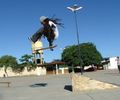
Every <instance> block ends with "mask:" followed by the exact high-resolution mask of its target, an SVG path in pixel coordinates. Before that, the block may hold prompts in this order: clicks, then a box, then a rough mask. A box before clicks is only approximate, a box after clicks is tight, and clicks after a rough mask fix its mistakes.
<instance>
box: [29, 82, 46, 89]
mask: <svg viewBox="0 0 120 100" xmlns="http://www.w3.org/2000/svg"><path fill="white" fill-rule="evenodd" d="M46 86H47V83H36V84H32V85H30V87H33V88H34V87H46Z"/></svg>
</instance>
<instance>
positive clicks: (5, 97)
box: [0, 70, 120, 100]
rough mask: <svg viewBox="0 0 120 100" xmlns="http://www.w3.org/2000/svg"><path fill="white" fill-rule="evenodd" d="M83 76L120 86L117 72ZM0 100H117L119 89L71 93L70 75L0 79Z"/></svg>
mask: <svg viewBox="0 0 120 100" xmlns="http://www.w3.org/2000/svg"><path fill="white" fill-rule="evenodd" d="M84 76H87V77H90V78H93V79H96V80H99V81H103V82H107V83H112V84H114V85H118V86H120V74H119V73H118V71H117V70H108V71H96V72H87V73H84ZM0 81H10V82H11V86H10V87H9V88H8V87H7V86H6V85H5V84H4V85H1V84H0V100H119V99H120V89H112V90H95V91H91V92H90V91H89V92H78V93H73V92H71V91H70V90H71V74H65V75H46V76H39V77H38V76H29V77H12V78H1V79H0Z"/></svg>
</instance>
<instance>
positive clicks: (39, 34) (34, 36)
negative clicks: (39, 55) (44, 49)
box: [30, 28, 43, 43]
mask: <svg viewBox="0 0 120 100" xmlns="http://www.w3.org/2000/svg"><path fill="white" fill-rule="evenodd" d="M42 35H43V28H40V29H39V30H38V31H37V32H36V33H35V34H33V35H32V37H31V38H30V39H31V41H32V42H34V43H35V42H36V41H37V40H38V39H41V36H42Z"/></svg>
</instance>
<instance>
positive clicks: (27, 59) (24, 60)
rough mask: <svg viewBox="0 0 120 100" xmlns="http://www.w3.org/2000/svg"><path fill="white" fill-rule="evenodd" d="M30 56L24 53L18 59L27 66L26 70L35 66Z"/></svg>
mask: <svg viewBox="0 0 120 100" xmlns="http://www.w3.org/2000/svg"><path fill="white" fill-rule="evenodd" d="M32 57H33V56H32V55H28V54H25V55H23V56H22V57H21V59H19V60H20V62H22V66H23V65H24V66H25V67H27V70H28V71H30V70H32V69H35V68H36V65H35V64H34V63H33V62H32V61H31V59H32Z"/></svg>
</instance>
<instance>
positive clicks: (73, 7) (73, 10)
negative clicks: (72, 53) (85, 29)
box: [67, 4, 83, 75]
mask: <svg viewBox="0 0 120 100" xmlns="http://www.w3.org/2000/svg"><path fill="white" fill-rule="evenodd" d="M67 9H69V10H71V11H72V12H73V13H74V19H75V25H76V35H77V42H78V56H79V59H80V60H81V57H80V46H79V44H80V42H79V32H78V24H77V14H76V12H77V11H78V10H80V9H82V7H79V6H77V5H76V4H75V5H73V6H71V7H67ZM81 61H82V60H81ZM81 63H82V62H81ZM80 68H81V75H82V74H83V68H82V64H81V65H80Z"/></svg>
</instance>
